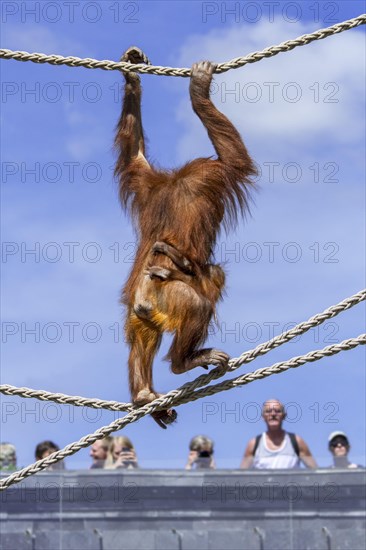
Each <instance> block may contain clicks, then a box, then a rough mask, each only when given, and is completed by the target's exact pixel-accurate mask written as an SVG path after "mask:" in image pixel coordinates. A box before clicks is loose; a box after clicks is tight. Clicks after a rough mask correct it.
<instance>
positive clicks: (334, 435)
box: [328, 432, 348, 443]
mask: <svg viewBox="0 0 366 550" xmlns="http://www.w3.org/2000/svg"><path fill="white" fill-rule="evenodd" d="M335 437H344V439H345V440H346V441H347V443H348V437H347V435H346V434H345V433H344V432H332V433H331V434H330V436H329V437H328V443H330V442H331V441H333V439H334V438H335Z"/></svg>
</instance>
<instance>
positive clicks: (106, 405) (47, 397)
mask: <svg viewBox="0 0 366 550" xmlns="http://www.w3.org/2000/svg"><path fill="white" fill-rule="evenodd" d="M364 300H366V289H364V290H361V291H360V292H358V293H357V294H354V295H353V296H351V297H350V298H346V299H345V300H343V301H342V302H340V303H339V304H336V305H334V306H331V307H329V308H328V309H326V310H325V311H323V312H322V313H318V314H317V315H314V316H313V317H310V319H308V320H307V321H304V322H302V323H299V324H298V325H296V326H295V327H294V328H292V329H290V330H288V331H286V332H283V333H282V334H280V335H278V336H276V337H275V338H273V339H272V340H269V341H267V342H263V343H262V344H259V346H257V347H256V348H254V349H252V350H250V351H246V352H245V353H243V354H242V355H240V357H238V358H236V359H230V362H229V368H228V370H227V371H226V372H232V371H234V370H236V369H237V368H239V366H241V365H243V364H244V363H250V362H251V361H253V360H254V359H255V358H256V357H258V356H259V355H265V354H266V353H268V352H269V351H271V350H272V349H274V348H276V347H278V346H280V345H282V344H285V343H287V342H289V341H290V340H292V339H293V338H296V337H297V336H300V335H301V334H304V333H305V332H307V331H308V330H310V329H311V328H314V327H316V326H318V325H320V324H322V323H324V321H326V320H327V319H330V318H333V317H335V316H336V315H339V314H340V313H341V312H342V311H345V310H347V309H350V308H351V307H353V306H355V305H357V304H359V303H360V302H362V301H364ZM224 374H226V373H225V372H223V371H222V369H219V368H216V369H213V370H212V371H211V372H210V373H208V374H203V375H201V376H199V377H198V378H197V379H196V380H193V381H192V382H187V383H186V384H184V385H183V386H181V387H180V388H178V389H177V390H175V391H176V392H180V395H181V396H183V395H186V394H187V393H188V392H190V391H192V390H195V389H197V388H199V387H201V386H205V385H207V384H208V383H209V382H211V381H212V380H215V379H217V378H220V377H221V376H223V375H224ZM0 393H3V394H4V395H15V396H18V397H25V398H30V399H39V400H40V401H53V402H55V403H59V404H61V405H74V406H76V407H92V408H94V409H107V410H110V411H120V412H122V411H126V412H130V411H132V410H133V409H134V407H133V406H132V404H131V403H120V402H118V401H106V400H102V399H96V398H94V397H80V396H78V395H66V394H63V393H51V392H48V391H45V390H34V389H32V388H25V387H22V388H19V387H16V386H11V385H10V384H2V385H0Z"/></svg>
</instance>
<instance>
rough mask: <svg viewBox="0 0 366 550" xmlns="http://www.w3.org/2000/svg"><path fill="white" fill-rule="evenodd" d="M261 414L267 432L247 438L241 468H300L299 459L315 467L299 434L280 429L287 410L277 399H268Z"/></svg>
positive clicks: (308, 465)
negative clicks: (248, 439)
mask: <svg viewBox="0 0 366 550" xmlns="http://www.w3.org/2000/svg"><path fill="white" fill-rule="evenodd" d="M262 417H263V420H264V421H265V423H266V425H267V431H266V432H263V434H261V435H259V436H257V437H254V438H253V439H251V440H250V441H249V443H248V445H247V448H246V449H245V453H244V457H243V460H242V462H241V465H240V468H244V469H248V468H255V469H258V470H261V469H278V468H283V469H289V468H300V463H301V462H303V463H304V465H305V466H306V467H307V468H317V464H316V462H315V460H314V458H313V456H312V454H311V452H310V449H309V447H308V446H307V444H306V443H305V441H304V440H303V439H302V438H301V437H300V436H299V435H295V434H290V433H288V432H286V431H285V430H283V429H282V423H283V421H284V420H285V418H286V413H285V410H284V406H283V405H282V403H281V402H280V401H278V399H269V400H268V401H266V402H265V403H264V405H263V409H262Z"/></svg>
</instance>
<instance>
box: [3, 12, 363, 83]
mask: <svg viewBox="0 0 366 550" xmlns="http://www.w3.org/2000/svg"><path fill="white" fill-rule="evenodd" d="M365 23H366V14H362V15H359V16H358V17H354V18H353V19H349V20H348V21H343V22H342V23H337V24H336V25H332V26H331V27H327V28H325V29H320V30H318V31H316V32H313V33H311V34H304V35H302V36H299V37H298V38H295V39H294V40H287V41H286V42H282V43H281V44H278V45H277V46H270V47H269V48H265V49H264V50H262V51H258V52H253V53H250V54H248V55H246V56H245V57H237V58H235V59H232V60H231V61H227V62H226V63H218V64H217V66H216V69H215V72H216V73H224V72H226V71H229V70H230V69H238V68H239V67H243V66H244V65H246V64H247V63H255V62H256V61H261V59H264V58H265V57H273V56H274V55H277V54H279V53H281V52H288V51H290V50H293V49H294V48H296V47H298V46H305V45H306V44H310V42H313V41H314V40H322V39H323V38H327V37H328V36H331V35H332V34H338V33H340V32H343V31H348V30H349V29H353V28H354V27H358V26H359V25H364V24H365ZM0 58H3V59H15V60H16V61H32V62H33V63H50V64H51V65H68V66H69V67H85V68H87V69H103V70H105V71H122V72H137V73H144V74H157V75H159V76H183V77H189V76H190V74H191V69H188V68H173V67H160V66H156V65H143V64H133V63H125V62H115V61H110V60H108V59H104V60H98V59H90V58H84V59H81V58H80V57H73V56H68V57H63V56H62V55H46V54H43V53H37V52H34V53H29V52H23V51H13V50H7V49H0Z"/></svg>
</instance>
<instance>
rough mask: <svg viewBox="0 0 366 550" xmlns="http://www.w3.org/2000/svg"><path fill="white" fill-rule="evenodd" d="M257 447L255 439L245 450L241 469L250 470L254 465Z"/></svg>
mask: <svg viewBox="0 0 366 550" xmlns="http://www.w3.org/2000/svg"><path fill="white" fill-rule="evenodd" d="M254 446H255V437H253V439H251V440H250V441H249V443H248V445H247V448H246V449H245V452H244V456H243V459H242V461H241V464H240V468H241V469H243V470H248V469H249V468H251V467H252V465H253V452H254Z"/></svg>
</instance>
